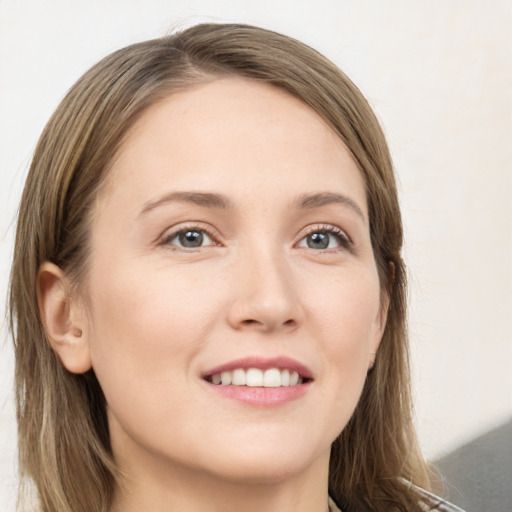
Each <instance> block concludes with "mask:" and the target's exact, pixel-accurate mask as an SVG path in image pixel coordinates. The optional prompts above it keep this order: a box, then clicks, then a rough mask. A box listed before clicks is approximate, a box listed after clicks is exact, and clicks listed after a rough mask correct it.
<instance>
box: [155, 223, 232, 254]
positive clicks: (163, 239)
mask: <svg viewBox="0 0 512 512" xmlns="http://www.w3.org/2000/svg"><path fill="white" fill-rule="evenodd" d="M184 231H202V232H204V233H206V235H208V237H209V238H210V239H211V241H212V242H213V243H212V244H208V245H204V246H201V247H197V248H186V247H181V246H179V245H176V244H171V243H170V242H171V241H172V240H174V239H175V238H176V237H177V236H178V235H179V234H180V233H183V232H184ZM219 238H220V236H219V235H218V233H217V232H216V230H214V229H213V228H212V227H211V226H208V225H207V224H203V223H202V222H194V221H188V222H182V223H180V224H177V225H175V226H172V227H169V228H167V229H166V230H165V231H164V232H163V233H162V235H161V236H159V237H158V244H159V245H164V246H165V245H167V246H170V245H173V246H174V247H176V248H178V249H183V250H187V251H191V250H194V249H196V250H197V249H203V248H205V247H219V246H220V245H222V244H221V243H220V242H219Z"/></svg>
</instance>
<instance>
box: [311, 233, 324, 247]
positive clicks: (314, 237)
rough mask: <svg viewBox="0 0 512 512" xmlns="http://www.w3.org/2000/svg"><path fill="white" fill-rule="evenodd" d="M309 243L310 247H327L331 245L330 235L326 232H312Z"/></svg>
mask: <svg viewBox="0 0 512 512" xmlns="http://www.w3.org/2000/svg"><path fill="white" fill-rule="evenodd" d="M307 244H308V247H309V248H310V249H326V248H327V247H328V246H329V235H327V234H326V233H312V234H311V235H308V238H307Z"/></svg>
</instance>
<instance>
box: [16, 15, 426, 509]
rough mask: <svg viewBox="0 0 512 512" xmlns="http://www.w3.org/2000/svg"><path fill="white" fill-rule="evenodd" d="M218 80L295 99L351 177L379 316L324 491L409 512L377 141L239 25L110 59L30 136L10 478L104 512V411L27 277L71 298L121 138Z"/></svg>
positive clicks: (401, 285) (318, 85) (352, 503)
mask: <svg viewBox="0 0 512 512" xmlns="http://www.w3.org/2000/svg"><path fill="white" fill-rule="evenodd" d="M226 75H228V76H229V75H235V76H241V77H245V78H248V79H252V80H258V81H264V82H266V83H269V84H272V85H274V86H275V87H279V88H281V89H284V90H285V91H287V92H288V93H290V94H292V95H294V96H296V97H298V98H299V99H301V100H302V101H303V102H304V103H306V104H307V105H309V106H310V107H311V108H313V109H314V110H315V111H316V112H317V113H318V115H320V116H321V117H322V118H323V119H324V120H325V121H326V122H327V123H328V125H329V126H330V127H331V128H332V130H333V131H334V132H335V133H336V134H337V135H338V136H339V137H340V139H341V140H343V142H344V143H345V144H346V146H347V147H348V148H349V150H350V151H351V153H352V155H353V158H354V160H355V161H356V163H357V164H358V166H359V169H360V171H361V174H362V176H363V178H364V182H365V185H366V191H367V201H368V209H369V218H370V233H371V241H372V245H373V251H374V254H375V259H376V262H377V266H378V269H379V276H380V281H381V290H382V297H383V300H389V313H388V319H387V325H386V329H385V332H384V336H383V340H382V343H381V345H380V348H379V351H378V354H377V357H376V362H375V365H374V367H373V369H372V370H371V371H370V372H369V374H368V378H367V380H366V384H365V387H364V390H363V393H362V396H361V398H360V400H359V403H358V405H357V408H356V410H355V412H354V415H353V416H352V418H351V420H350V422H349V423H348V425H347V426H346V427H345V429H344V430H343V432H342V433H341V434H340V436H339V437H338V438H337V439H336V441H335V442H334V444H333V445H332V450H331V461H330V473H329V490H330V493H331V495H332V496H333V497H334V499H335V500H336V501H338V502H339V503H340V504H341V506H342V507H343V508H344V510H345V511H350V510H363V509H369V510H376V511H384V510H386V511H389V510H407V511H413V510H419V504H418V503H419V498H418V496H417V494H416V491H415V490H414V488H413V487H411V486H410V482H412V483H414V484H416V485H420V486H424V487H425V486H427V487H428V471H427V467H426V465H425V463H424V461H423V459H422V457H421V454H420V452H419V450H418V447H417V442H416V437H415V433H414V429H413V426H412V419H411V397H410V383H409V366H408V345H407V336H406V318H405V313H406V311H405V309H406V308H405V303H406V298H405V294H406V280H405V269H404V264H403V261H402V259H401V255H400V253H401V247H402V225H401V218H400V210H399V206H398V199H397V192H396V185H395V178H394V173H393V168H392V163H391V159H390V155H389V151H388V148H387V145H386V141H385V138H384V135H383V133H382V130H381V128H380V126H379V123H378V121H377V120H376V118H375V115H374V114H373V112H372V110H371V108H370V107H369V105H368V103H367V101H366V100H365V99H364V97H363V96H362V94H361V93H360V92H359V90H358V89H357V88H356V87H355V86H354V85H353V84H352V82H351V81H350V80H349V79H348V78H347V77H346V76H345V75H344V74H343V73H342V72H341V71H340V70H339V69H338V68H337V67H336V66H335V65H334V64H332V63H331V62H330V61H328V60H327V59H326V58H325V57H323V56H322V55H320V54H319V53H317V52H316V51H315V50H313V49H311V48H309V47H308V46H306V45H304V44H302V43H300V42H298V41H296V40H294V39H291V38H289V37H286V36H283V35H281V34H277V33H275V32H271V31H267V30H263V29H260V28H256V27H252V26H247V25H222V24H202V25H197V26H195V27H192V28H190V29H187V30H185V31H182V32H178V33H176V34H174V35H172V36H169V37H164V38H161V39H155V40H152V41H147V42H143V43H138V44H135V45H132V46H129V47H127V48H124V49H122V50H119V51H117V52H115V53H113V54H111V55H110V56H108V57H106V58H105V59H103V60H102V61H101V62H99V63H98V64H96V65H95V66H94V67H93V68H91V69H90V70H89V71H88V72H87V73H85V75H84V76H82V78H80V80H79V81H78V82H77V83H76V84H75V85H74V86H73V87H72V88H71V90H70V91H69V92H68V94H67V95H66V97H65V98H64V100H63V101H62V103H61V104H60V105H59V107H58V108H57V110H56V112H55V113H54V115H53V116H52V118H51V119H50V121H49V122H48V124H47V126H46V128H45V129H44V132H43V134H42V136H41V138H40V140H39V143H38V145H37V148H36V151H35V154H34V157H33V161H32V165H31V167H30V171H29V174H28V177H27V181H26V185H25V189H24V192H23V197H22V201H21V206H20V211H19V220H18V225H17V235H16V242H15V253H14V263H13V267H12V275H11V286H10V315H11V316H10V318H11V330H12V335H13V339H14V345H15V353H16V377H15V380H16V398H17V415H18V430H19V458H20V469H21V473H22V478H28V479H31V480H32V481H33V482H34V483H35V486H36V488H37V492H38V496H39V500H40V506H41V509H42V510H43V511H44V512H50V511H52V512H54V511H59V512H79V511H83V512H107V511H108V510H109V507H110V503H111V500H112V496H113V492H114V489H115V487H116V485H117V484H118V479H119V475H118V471H117V469H116V464H115V461H114V458H113V455H112V451H111V447H110V441H109V433H108V424H107V419H106V412H105V406H106V404H105V398H104V396H103V393H102V391H101V388H100V386H99V384H98V381H97V379H96V377H95V375H94V371H93V370H91V371H89V372H87V373H85V374H82V375H76V374H71V373H69V372H68V371H66V370H65V369H64V367H63V366H62V364H61V363H60V362H59V360H58V358H57V357H56V355H55V353H54V352H53V351H52V349H51V348H50V345H49V343H48V342H47V340H46V338H45V334H44V331H43V328H42V324H41V321H40V318H39V313H38V304H37V297H36V279H37V274H38V269H39V268H40V265H41V264H42V263H43V262H45V261H51V262H53V263H55V264H57V265H58V266H60V267H61V268H62V269H63V270H64V271H65V272H66V273H67V274H68V275H69V276H70V278H71V280H72V282H73V283H74V284H75V287H76V289H77V290H79V285H80V283H82V282H84V279H85V277H86V275H87V260H88V255H89V235H90V233H89V227H90V216H91V212H92V210H93V206H94V199H95V197H96V194H97V192H98V190H99V187H101V184H102V182H103V180H104V178H105V175H106V173H107V172H108V169H109V164H110V163H111V162H112V159H113V157H114V155H115V154H116V151H117V149H118V148H119V146H120V144H121V143H122V141H123V137H124V136H125V135H126V133H127V130H128V129H129V128H130V127H131V126H132V125H133V123H134V122H135V120H136V119H137V118H138V117H139V116H140V115H141V113H142V112H143V111H144V110H145V109H146V108H147V107H148V106H149V105H152V104H154V103H155V102H157V101H158V100H159V99H161V98H163V97H165V96H167V95H169V94H172V93H173V92H176V91H179V90H186V89H187V88H190V87H192V86H193V85H196V84H200V83H204V82H207V81H210V80H214V79H216V78H217V77H219V76H226Z"/></svg>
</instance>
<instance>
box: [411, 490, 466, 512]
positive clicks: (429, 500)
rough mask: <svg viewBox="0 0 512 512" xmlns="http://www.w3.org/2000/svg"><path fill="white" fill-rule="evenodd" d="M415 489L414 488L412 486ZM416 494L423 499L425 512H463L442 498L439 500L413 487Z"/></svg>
mask: <svg viewBox="0 0 512 512" xmlns="http://www.w3.org/2000/svg"><path fill="white" fill-rule="evenodd" d="M414 487H415V486H414ZM415 488H416V490H417V491H418V493H419V494H420V495H421V496H422V498H423V503H422V504H423V505H424V507H425V508H424V510H425V512H429V511H436V512H464V511H463V510H462V509H460V508H459V507H457V506H455V505H452V504H451V503H449V502H447V501H446V500H444V499H443V498H439V497H438V496H436V495H435V494H432V493H430V492H428V491H425V489H421V488H420V487H415Z"/></svg>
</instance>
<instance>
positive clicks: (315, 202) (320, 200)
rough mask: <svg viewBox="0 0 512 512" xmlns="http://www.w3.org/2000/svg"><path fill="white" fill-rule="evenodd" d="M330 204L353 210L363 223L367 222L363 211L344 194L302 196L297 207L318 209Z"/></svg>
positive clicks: (322, 193)
mask: <svg viewBox="0 0 512 512" xmlns="http://www.w3.org/2000/svg"><path fill="white" fill-rule="evenodd" d="M329 204H342V205H345V206H348V207H349V208H351V209H352V210H353V211H354V212H355V213H357V215H358V216H359V217H361V219H363V221H365V222H366V217H365V216H364V213H363V210H362V209H361V208H360V207H359V206H358V204H357V203H356V202H355V201H354V200H353V199H350V197H347V196H344V195H343V194H334V193H332V192H320V193H317V194H304V195H302V196H300V197H299V198H298V199H297V200H296V202H295V206H296V207H297V208H301V209H302V208H318V207H320V206H325V205H329Z"/></svg>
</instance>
